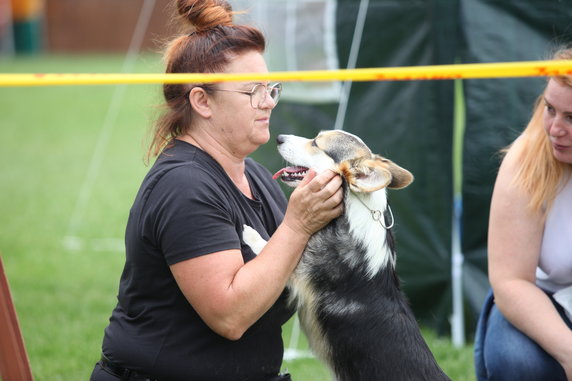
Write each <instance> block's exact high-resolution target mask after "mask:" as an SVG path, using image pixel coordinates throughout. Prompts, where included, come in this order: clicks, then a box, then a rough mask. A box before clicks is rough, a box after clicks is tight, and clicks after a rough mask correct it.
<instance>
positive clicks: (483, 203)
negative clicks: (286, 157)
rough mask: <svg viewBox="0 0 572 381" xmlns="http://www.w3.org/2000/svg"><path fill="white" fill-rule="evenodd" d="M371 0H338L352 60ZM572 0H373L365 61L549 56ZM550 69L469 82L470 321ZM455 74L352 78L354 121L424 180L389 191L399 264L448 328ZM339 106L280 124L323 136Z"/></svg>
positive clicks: (413, 290)
mask: <svg viewBox="0 0 572 381" xmlns="http://www.w3.org/2000/svg"><path fill="white" fill-rule="evenodd" d="M359 3H360V2H359V1H349V0H345V1H338V2H337V21H336V22H337V26H336V39H337V48H338V58H339V62H340V67H342V68H343V67H346V65H347V62H348V56H349V52H350V48H351V43H352V37H353V32H354V27H355V25H356V18H357V14H358V8H359ZM571 32H572V2H570V1H568V0H543V1H536V0H496V1H493V0H440V1H439V0H432V1H431V0H400V1H396V0H371V1H370V2H369V7H368V10H367V18H366V22H365V26H364V32H363V38H362V41H361V45H360V50H359V56H358V59H357V67H358V68H368V67H392V66H419V65H440V64H452V63H456V62H463V63H477V62H500V61H520V60H538V59H544V58H546V57H547V56H549V55H550V54H549V53H550V51H551V49H552V47H553V46H554V45H555V44H561V43H563V42H568V41H571V40H572V34H571ZM544 82H545V79H538V78H520V79H484V80H469V81H465V82H464V97H465V104H466V110H465V112H466V132H465V140H464V157H463V176H464V177H463V197H464V214H463V228H462V250H463V252H464V254H465V262H464V276H465V280H464V293H465V301H466V307H467V309H466V311H467V313H466V314H467V317H468V318H469V320H468V324H467V330H468V331H472V329H473V328H474V324H473V323H474V318H475V315H476V313H477V311H478V309H479V308H480V304H481V303H482V301H483V297H484V294H485V292H486V290H487V289H488V283H487V276H486V236H487V220H488V208H489V202H490V195H491V191H492V186H493V183H494V178H495V176H496V171H497V168H498V165H499V160H500V156H499V155H498V154H497V152H498V150H499V149H500V148H501V147H503V146H505V145H506V144H507V143H509V142H510V141H512V140H513V139H514V137H515V136H517V134H518V133H519V132H520V131H521V130H522V128H523V126H524V124H525V123H526V121H527V119H528V118H529V116H530V110H531V107H532V104H533V102H534V99H535V97H536V96H537V95H538V94H539V93H540V91H541V90H542V86H543V83H544ZM454 97H455V92H454V82H453V81H448V80H444V81H399V82H361V83H357V82H356V83H354V84H353V86H352V90H351V94H350V98H349V103H348V108H347V113H346V117H345V124H344V126H343V128H344V130H346V131H349V132H351V133H354V134H356V135H358V136H360V137H361V138H362V139H363V140H364V141H365V142H366V143H367V144H368V145H369V146H370V148H371V149H372V150H373V151H374V152H376V153H378V154H381V155H383V156H386V157H388V158H390V159H391V160H393V161H395V162H396V163H398V164H399V165H401V166H403V167H405V168H407V169H409V170H410V171H411V172H412V173H413V174H414V176H415V182H414V183H413V184H412V185H410V186H409V187H408V188H406V189H404V190H398V191H389V199H390V203H391V205H392V208H393V212H394V215H395V219H396V226H395V233H396V237H397V250H398V260H397V270H398V273H399V275H400V277H401V279H402V281H403V287H404V289H405V291H406V293H407V295H408V297H409V299H410V301H411V304H412V306H413V308H414V311H415V313H416V316H417V317H418V319H419V320H420V321H422V322H423V323H424V324H427V325H429V326H432V327H433V328H437V329H438V330H439V331H440V332H446V331H447V330H448V329H449V318H450V314H451V228H452V208H453V170H452V166H453V162H452V160H453V159H452V145H453V128H454V121H453V116H454V101H455V99H454ZM337 110H338V104H337V103H332V104H320V105H307V104H299V103H295V102H282V103H281V104H280V105H279V107H277V108H276V109H275V110H274V112H273V116H272V118H273V119H272V130H273V134H274V135H276V134H278V133H293V134H297V135H302V136H307V137H311V136H314V135H315V134H317V132H319V131H320V130H323V129H332V128H333V127H334V123H335V119H336V113H337ZM255 157H256V158H257V159H258V160H260V161H262V162H264V163H265V164H266V165H267V167H268V168H270V169H271V170H277V169H278V168H279V167H280V166H281V164H282V161H281V159H280V158H279V156H278V155H277V153H276V149H275V146H274V144H272V143H271V144H267V145H266V146H264V147H262V148H261V149H260V150H259V151H257V153H256V154H255Z"/></svg>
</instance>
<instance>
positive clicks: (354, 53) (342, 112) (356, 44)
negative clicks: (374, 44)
mask: <svg viewBox="0 0 572 381" xmlns="http://www.w3.org/2000/svg"><path fill="white" fill-rule="evenodd" d="M368 6H369V0H361V1H360V4H359V11H358V15H357V19H356V27H355V29H354V36H353V39H352V46H351V49H350V56H349V58H348V66H347V68H348V69H355V68H356V64H357V58H358V54H359V48H360V45H361V38H362V35H363V28H364V26H365V19H366V16H367V8H368ZM351 89H352V81H346V82H344V86H343V88H342V91H341V93H340V104H339V106H338V114H337V115H336V124H335V125H334V129H335V130H343V129H344V121H345V119H346V111H347V108H348V100H349V98H350V91H351Z"/></svg>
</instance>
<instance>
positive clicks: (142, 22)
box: [63, 0, 155, 251]
mask: <svg viewBox="0 0 572 381" xmlns="http://www.w3.org/2000/svg"><path fill="white" fill-rule="evenodd" d="M154 8H155V0H145V2H144V3H143V5H142V7H141V11H140V12H139V18H138V19H137V24H136V25H135V30H134V32H133V36H132V37H131V42H130V44H129V49H128V51H127V54H126V56H125V60H124V61H123V67H122V70H121V72H122V73H131V72H133V67H134V66H135V63H136V61H137V57H138V55H139V51H140V50H141V45H142V43H143V37H144V36H145V32H146V31H147V27H148V26H149V20H150V19H151V15H152V14H153V9H154ZM126 89H127V85H118V86H116V87H115V91H114V92H113V96H112V98H111V102H110V104H109V108H108V109H107V114H106V115H105V119H104V122H103V125H102V127H101V129H100V131H99V136H98V139H97V143H96V145H95V151H94V152H93V155H92V157H91V161H90V163H89V167H88V170H87V173H86V176H85V180H84V182H83V185H82V187H81V189H80V192H79V195H78V198H77V201H76V204H75V208H74V211H73V214H72V217H71V219H70V222H69V225H68V229H67V232H66V235H65V237H64V239H63V245H64V248H66V249H67V250H71V251H78V250H81V249H82V248H83V247H84V246H85V245H84V243H83V239H82V238H81V237H79V236H78V230H79V228H80V226H81V222H82V220H83V218H84V216H85V212H86V209H87V205H88V203H89V200H90V198H91V194H92V191H93V187H94V185H95V181H96V179H97V176H98V175H99V171H100V169H101V163H102V161H103V157H104V154H105V151H106V149H107V145H108V143H109V139H110V137H111V134H112V132H113V130H114V128H115V124H116V121H117V116H118V115H119V111H120V110H121V104H122V102H123V99H124V97H125V90H126Z"/></svg>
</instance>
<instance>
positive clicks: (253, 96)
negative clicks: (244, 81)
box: [211, 83, 282, 108]
mask: <svg viewBox="0 0 572 381" xmlns="http://www.w3.org/2000/svg"><path fill="white" fill-rule="evenodd" d="M211 90H213V91H227V92H231V93H240V94H246V95H250V105H251V106H252V108H262V107H261V106H262V103H264V101H265V100H266V94H268V95H270V98H272V101H273V102H274V105H276V104H278V100H279V99H280V94H282V84H281V83H273V84H270V85H263V84H262V83H259V84H257V85H255V86H254V87H253V88H252V90H250V91H242V90H228V89H211Z"/></svg>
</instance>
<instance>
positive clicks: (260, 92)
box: [250, 83, 282, 108]
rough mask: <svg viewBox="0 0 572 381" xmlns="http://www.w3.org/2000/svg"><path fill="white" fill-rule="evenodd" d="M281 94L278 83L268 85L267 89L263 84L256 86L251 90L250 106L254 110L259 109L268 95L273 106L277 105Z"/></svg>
mask: <svg viewBox="0 0 572 381" xmlns="http://www.w3.org/2000/svg"><path fill="white" fill-rule="evenodd" d="M281 92H282V85H281V84H280V83H275V84H272V85H268V87H266V86H265V85H263V84H258V85H256V86H255V87H254V89H253V90H252V95H251V96H250V101H251V102H250V104H251V105H252V107H254V108H260V106H261V105H262V103H264V100H265V99H266V94H268V95H270V98H272V101H274V104H277V103H278V100H279V99H280V93H281Z"/></svg>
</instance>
